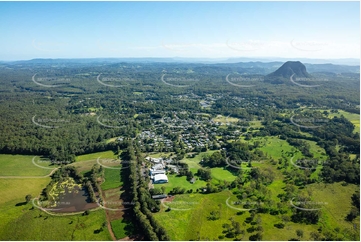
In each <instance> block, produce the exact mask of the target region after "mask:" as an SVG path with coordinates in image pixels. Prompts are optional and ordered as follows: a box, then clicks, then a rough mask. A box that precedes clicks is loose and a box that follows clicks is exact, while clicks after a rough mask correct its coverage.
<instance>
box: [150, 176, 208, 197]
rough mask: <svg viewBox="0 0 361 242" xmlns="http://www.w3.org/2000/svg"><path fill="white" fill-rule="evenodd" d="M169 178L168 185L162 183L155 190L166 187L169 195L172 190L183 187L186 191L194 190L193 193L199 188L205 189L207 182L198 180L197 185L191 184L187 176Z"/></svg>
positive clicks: (156, 185)
mask: <svg viewBox="0 0 361 242" xmlns="http://www.w3.org/2000/svg"><path fill="white" fill-rule="evenodd" d="M167 176H168V183H162V184H154V188H161V187H163V186H164V187H165V188H166V189H165V193H169V192H170V191H171V190H173V188H174V187H181V188H185V189H186V190H190V189H193V191H195V190H197V189H198V188H201V187H205V186H206V184H207V183H206V182H205V181H202V180H200V179H199V178H198V179H197V180H196V182H195V183H193V184H192V183H190V182H189V181H187V177H185V176H181V177H179V176H177V175H167Z"/></svg>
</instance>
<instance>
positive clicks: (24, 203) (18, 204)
mask: <svg viewBox="0 0 361 242" xmlns="http://www.w3.org/2000/svg"><path fill="white" fill-rule="evenodd" d="M26 204H27V202H21V203H17V204H15V206H16V207H20V206H23V205H26Z"/></svg>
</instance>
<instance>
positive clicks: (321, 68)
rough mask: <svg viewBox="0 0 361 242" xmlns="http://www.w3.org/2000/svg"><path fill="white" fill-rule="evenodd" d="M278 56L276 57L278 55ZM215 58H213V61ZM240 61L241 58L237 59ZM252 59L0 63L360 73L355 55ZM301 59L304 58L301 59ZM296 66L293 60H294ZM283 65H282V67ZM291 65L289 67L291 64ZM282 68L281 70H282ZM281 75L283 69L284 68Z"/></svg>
mask: <svg viewBox="0 0 361 242" xmlns="http://www.w3.org/2000/svg"><path fill="white" fill-rule="evenodd" d="M279 59H280V58H279ZM216 60H217V61H216ZM241 60H242V61H244V62H241ZM250 60H256V59H253V58H233V59H226V60H225V59H224V60H221V59H192V58H89V59H32V60H24V61H12V62H0V65H2V66H7V67H10V68H11V67H29V68H31V67H34V66H44V67H47V66H49V65H50V66H52V67H57V68H62V67H69V66H73V67H76V66H79V67H81V66H89V65H98V66H99V65H117V64H121V63H129V64H131V63H139V64H140V63H145V64H149V65H160V64H163V65H164V64H166V65H174V64H179V65H181V66H183V67H185V66H187V67H189V68H191V69H193V68H194V70H197V68H202V70H204V69H207V70H208V71H209V72H212V71H216V70H217V68H219V69H223V70H224V69H225V68H226V69H227V68H228V69H232V70H236V71H237V72H242V73H248V74H261V75H267V74H269V73H271V72H274V71H276V70H277V69H278V68H280V67H282V66H283V65H284V64H286V63H288V62H290V63H288V64H287V65H286V66H284V68H286V69H287V68H288V69H289V68H290V65H294V64H292V63H301V62H302V63H304V64H302V63H301V64H302V66H299V68H300V69H299V71H300V72H302V70H303V68H304V67H305V68H307V70H308V72H309V73H315V72H322V73H335V74H340V73H360V65H359V63H358V62H357V61H358V60H357V59H339V60H338V61H336V60H333V61H334V62H335V63H341V62H342V63H356V65H346V64H343V65H341V64H331V63H327V62H330V60H323V61H324V63H323V64H311V63H305V61H309V62H312V61H310V60H312V59H299V60H297V61H293V60H286V61H275V60H268V61H267V60H262V61H260V60H257V61H250ZM303 60H304V61H303ZM313 61H314V62H322V60H313ZM296 66H297V64H296ZM282 69H283V68H282ZM291 69H293V67H292V68H291ZM283 72H284V70H282V73H283ZM285 75H288V74H287V71H285Z"/></svg>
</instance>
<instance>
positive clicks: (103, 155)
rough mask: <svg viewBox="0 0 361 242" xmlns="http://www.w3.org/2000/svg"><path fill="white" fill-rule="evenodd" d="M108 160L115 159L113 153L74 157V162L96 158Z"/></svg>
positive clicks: (109, 151)
mask: <svg viewBox="0 0 361 242" xmlns="http://www.w3.org/2000/svg"><path fill="white" fill-rule="evenodd" d="M99 157H100V158H101V159H102V158H110V159H116V158H117V156H116V155H115V154H114V152H113V151H111V150H107V151H102V152H96V153H90V154H86V155H79V156H77V157H76V162H79V161H89V160H97V159H98V158H99Z"/></svg>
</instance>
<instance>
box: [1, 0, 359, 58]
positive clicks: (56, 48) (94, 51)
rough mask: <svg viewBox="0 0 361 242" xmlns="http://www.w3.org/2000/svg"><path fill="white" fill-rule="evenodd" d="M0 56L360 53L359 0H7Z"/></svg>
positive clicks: (3, 8) (326, 55)
mask: <svg viewBox="0 0 361 242" xmlns="http://www.w3.org/2000/svg"><path fill="white" fill-rule="evenodd" d="M0 30H1V37H0V46H1V47H0V60H19V59H32V58H96V57H209V58H225V57H289V58H297V57H300V58H359V56H360V3H359V2H0Z"/></svg>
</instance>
